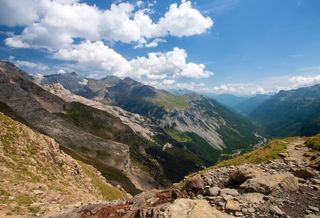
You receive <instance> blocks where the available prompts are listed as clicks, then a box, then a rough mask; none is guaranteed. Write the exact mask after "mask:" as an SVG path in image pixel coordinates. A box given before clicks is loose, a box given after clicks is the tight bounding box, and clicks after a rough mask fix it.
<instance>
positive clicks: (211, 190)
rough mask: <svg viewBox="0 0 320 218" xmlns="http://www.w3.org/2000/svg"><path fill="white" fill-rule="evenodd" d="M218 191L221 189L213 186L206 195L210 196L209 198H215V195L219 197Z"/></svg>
mask: <svg viewBox="0 0 320 218" xmlns="http://www.w3.org/2000/svg"><path fill="white" fill-rule="evenodd" d="M220 190H221V189H220V188H219V187H217V186H214V187H212V188H209V190H208V194H209V195H211V196H217V195H219V193H220Z"/></svg>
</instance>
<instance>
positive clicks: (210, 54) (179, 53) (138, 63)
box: [0, 0, 320, 95]
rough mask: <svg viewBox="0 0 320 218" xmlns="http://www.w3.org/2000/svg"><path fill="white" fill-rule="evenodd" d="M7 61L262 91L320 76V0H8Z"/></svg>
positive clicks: (0, 17) (1, 48)
mask: <svg viewBox="0 0 320 218" xmlns="http://www.w3.org/2000/svg"><path fill="white" fill-rule="evenodd" d="M0 5H1V7H0V59H2V60H9V61H11V62H14V63H15V64H16V65H17V66H19V67H20V68H22V69H23V70H25V71H26V72H28V73H30V74H33V75H44V74H53V73H66V72H77V73H78V74H80V75H83V76H86V77H91V78H103V77H105V76H107V75H116V76H119V77H121V78H124V77H131V78H133V79H136V80H138V81H140V82H143V83H145V84H148V85H152V86H155V87H157V88H162V89H188V90H193V91H197V92H201V93H214V94H220V93H230V94H235V95H253V94H264V93H269V92H277V91H279V90H288V89H294V88H298V87H303V86H309V85H313V84H316V83H320V1H319V0H280V1H279V0H259V1H256V0H210V1H208V0H182V1H181V0H179V1H169V0H147V1H140V0H135V1H134V0H131V1H122V0H115V1H107V0H15V1H12V0H0Z"/></svg>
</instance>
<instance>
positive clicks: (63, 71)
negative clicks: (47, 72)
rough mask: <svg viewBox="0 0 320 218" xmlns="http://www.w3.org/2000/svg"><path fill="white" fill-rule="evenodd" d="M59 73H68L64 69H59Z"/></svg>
mask: <svg viewBox="0 0 320 218" xmlns="http://www.w3.org/2000/svg"><path fill="white" fill-rule="evenodd" d="M57 73H58V74H66V73H67V72H66V71H65V70H64V69H59V70H58V72H57Z"/></svg>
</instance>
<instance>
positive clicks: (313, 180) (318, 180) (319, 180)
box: [310, 178, 320, 184]
mask: <svg viewBox="0 0 320 218" xmlns="http://www.w3.org/2000/svg"><path fill="white" fill-rule="evenodd" d="M310 181H311V182H313V183H315V184H320V179H315V178H313V179H310Z"/></svg>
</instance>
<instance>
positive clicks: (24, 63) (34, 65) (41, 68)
mask: <svg viewBox="0 0 320 218" xmlns="http://www.w3.org/2000/svg"><path fill="white" fill-rule="evenodd" d="M15 63H16V64H17V65H18V66H19V67H26V68H31V69H35V70H39V71H45V70H48V69H49V67H48V66H47V65H45V64H41V63H34V62H30V61H22V60H17V61H16V62H15Z"/></svg>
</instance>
